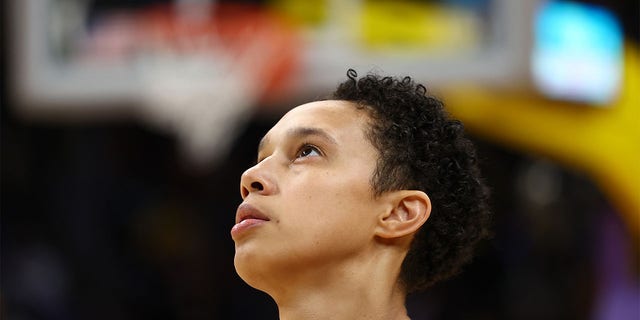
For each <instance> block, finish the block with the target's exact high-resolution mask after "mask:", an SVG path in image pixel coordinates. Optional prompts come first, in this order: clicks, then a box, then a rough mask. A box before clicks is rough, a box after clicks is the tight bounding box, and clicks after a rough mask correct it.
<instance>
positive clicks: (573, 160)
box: [0, 0, 640, 320]
mask: <svg viewBox="0 0 640 320" xmlns="http://www.w3.org/2000/svg"><path fill="white" fill-rule="evenodd" d="M639 16H640V5H639V3H638V1H631V0H628V1H627V0H621V1H604V0H602V1H598V0H580V1H542V0H540V1H535V0H477V1H473V0H421V1H418V0H416V1H408V0H405V1H374V0H350V1H338V0H309V1H294V0H272V1H268V0H265V1H211V0H209V1H207V0H176V1H168V0H94V1H90V0H21V1H3V2H2V32H1V37H2V38H1V45H2V49H1V53H2V59H1V66H2V77H1V81H2V83H1V85H0V90H1V91H0V98H1V102H0V116H1V118H0V121H1V128H0V129H1V131H0V138H1V149H0V154H1V162H0V164H1V180H2V183H1V198H0V205H1V212H0V214H1V223H0V227H1V243H0V244H1V257H0V258H1V260H0V262H1V269H0V271H1V282H0V285H1V286H0V315H1V317H2V319H8V320H16V319H19V320H31V319H56V320H57V319H194V320H195V319H277V310H276V306H275V304H274V303H273V302H272V301H271V299H270V298H269V297H268V296H267V295H266V294H264V293H261V292H258V291H256V290H254V289H252V288H250V287H248V286H247V285H246V284H244V283H243V282H242V280H240V279H239V278H238V276H237V275H236V274H235V271H234V268H233V253H234V249H233V242H232V240H231V238H230V235H229V230H230V228H231V226H232V225H233V221H234V215H235V208H236V206H237V205H238V204H239V203H240V200H241V199H240V195H239V192H238V189H239V177H240V174H241V173H242V172H243V171H244V170H245V169H246V168H248V167H249V166H250V165H251V163H252V162H253V161H254V159H255V156H256V154H255V152H256V148H257V142H258V140H259V139H260V137H261V136H262V135H263V134H264V133H265V132H266V131H267V130H268V129H269V128H270V127H271V126H272V125H273V124H274V123H275V121H277V119H278V118H279V117H280V116H281V115H282V114H283V113H284V112H286V111H287V110H289V109H290V108H292V107H294V106H296V105H298V104H301V103H304V102H307V101H311V100H316V99H321V98H324V97H325V96H327V95H328V94H329V93H330V92H331V91H332V90H333V89H334V88H335V86H336V85H337V84H338V83H339V82H341V81H343V80H344V79H346V71H347V69H348V68H354V69H356V70H357V71H358V72H359V73H360V74H361V75H363V74H366V73H367V72H369V71H375V72H379V73H382V74H388V75H397V76H404V75H409V76H412V77H414V78H415V79H416V80H417V81H418V82H421V83H424V84H425V85H426V86H427V88H429V90H430V91H431V93H433V94H435V95H436V96H438V97H440V98H442V99H443V100H444V101H445V104H446V106H447V108H448V110H449V112H450V113H451V114H452V115H453V116H455V117H457V118H460V119H461V120H463V121H464V122H465V125H466V128H467V131H468V133H469V135H470V137H471V138H472V139H473V140H474V141H475V142H476V143H477V145H478V148H479V154H480V157H481V166H482V168H483V171H484V175H485V178H486V180H487V183H488V184H489V185H490V186H491V189H492V208H493V211H494V212H495V222H494V224H495V227H494V232H495V235H494V238H493V239H492V240H491V241H487V242H485V243H483V244H482V246H481V248H480V251H479V255H478V257H477V258H476V259H475V260H474V261H473V263H471V264H470V265H469V266H467V267H466V268H465V271H464V273H462V274H461V275H459V276H457V277H456V278H454V279H452V280H450V281H446V282H443V283H441V284H438V285H436V286H435V287H433V288H432V289H431V290H429V291H427V292H425V293H422V294H416V295H413V296H411V297H410V298H409V301H408V309H409V313H410V316H412V318H413V319H598V320H600V319H602V320H605V319H606V320H614V319H615V320H621V319H622V320H624V319H640V305H639V304H640V282H639V279H640V278H639V276H640V263H639V256H640V251H639V249H640V243H639V240H640V237H639V235H640V53H639V52H640V51H639V46H638V40H639V34H640V25H639Z"/></svg>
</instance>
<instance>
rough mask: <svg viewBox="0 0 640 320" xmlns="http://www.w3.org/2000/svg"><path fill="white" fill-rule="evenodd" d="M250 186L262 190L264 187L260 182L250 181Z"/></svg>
mask: <svg viewBox="0 0 640 320" xmlns="http://www.w3.org/2000/svg"><path fill="white" fill-rule="evenodd" d="M251 188H253V189H255V190H258V191H262V190H263V189H264V187H263V186H262V183H260V182H257V181H256V182H252V183H251Z"/></svg>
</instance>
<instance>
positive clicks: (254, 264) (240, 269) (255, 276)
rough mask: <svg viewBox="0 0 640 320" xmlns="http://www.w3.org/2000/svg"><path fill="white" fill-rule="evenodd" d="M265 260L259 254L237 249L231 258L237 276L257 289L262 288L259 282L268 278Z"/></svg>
mask: <svg viewBox="0 0 640 320" xmlns="http://www.w3.org/2000/svg"><path fill="white" fill-rule="evenodd" d="M265 262H266V261H264V259H261V258H260V257H259V255H256V254H254V253H250V252H246V251H244V250H237V249H236V255H235V257H234V259H233V265H234V266H235V269H236V273H237V274H238V276H240V278H241V279H242V280H244V282H246V283H247V284H248V285H250V286H252V287H254V288H256V289H258V290H262V289H261V287H262V286H261V283H262V282H263V279H268V278H269V272H268V271H267V270H266V268H265V266H266V265H267V264H266V263H265ZM263 291H264V290H263Z"/></svg>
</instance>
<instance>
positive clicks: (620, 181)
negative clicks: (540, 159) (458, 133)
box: [444, 44, 640, 237]
mask: <svg viewBox="0 0 640 320" xmlns="http://www.w3.org/2000/svg"><path fill="white" fill-rule="evenodd" d="M638 53H639V50H638V48H637V47H635V46H633V45H631V44H628V45H627V46H626V47H625V54H624V79H623V85H622V89H621V93H620V96H619V98H618V99H617V101H614V102H612V103H611V104H610V105H608V106H604V107H599V108H590V107H586V106H584V105H576V104H571V103H567V102H559V101H550V100H547V99H543V98H539V97H536V96H534V95H531V94H522V93H513V92H504V91H500V92H496V91H490V90H487V89H484V88H480V87H457V88H455V89H453V88H450V90H448V91H445V92H444V94H445V96H446V101H447V105H448V109H449V111H450V112H451V113H452V115H453V116H454V117H456V118H458V119H460V120H462V121H463V122H464V123H465V125H466V127H467V128H468V129H469V131H472V132H474V133H476V134H478V135H479V136H484V137H485V138H488V139H490V140H494V141H497V142H499V143H502V144H505V145H509V146H513V147H516V148H520V149H522V150H524V151H526V152H531V153H535V154H541V155H543V156H548V157H550V158H552V159H555V160H557V161H559V162H561V163H563V164H565V165H568V166H570V167H574V168H577V169H578V170H581V171H584V172H587V173H588V174H589V175H590V176H591V177H592V178H593V179H594V181H596V183H597V184H598V185H599V186H600V188H601V190H602V191H603V192H604V193H605V195H606V196H607V197H608V199H609V200H610V201H611V202H612V203H613V205H614V206H615V207H616V208H617V210H618V211H619V212H620V213H621V214H622V216H623V219H624V220H625V222H626V224H627V226H628V228H629V229H630V231H631V232H632V233H633V234H634V235H635V236H636V237H639V236H640V90H639V89H640V58H639V55H638Z"/></svg>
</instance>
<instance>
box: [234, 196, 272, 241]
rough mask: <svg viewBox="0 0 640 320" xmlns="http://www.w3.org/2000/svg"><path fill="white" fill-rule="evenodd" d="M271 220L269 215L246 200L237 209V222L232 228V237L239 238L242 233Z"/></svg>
mask: <svg viewBox="0 0 640 320" xmlns="http://www.w3.org/2000/svg"><path fill="white" fill-rule="evenodd" d="M269 220H270V219H269V217H267V216H266V215H265V214H264V213H262V212H261V211H260V210H258V209H257V208H255V207H254V206H252V205H250V204H248V203H246V202H244V203H242V204H241V205H240V206H238V210H237V211H236V224H235V225H234V226H233V228H231V237H232V238H233V239H234V240H237V239H239V237H240V235H241V234H243V233H246V232H247V231H248V230H249V229H252V228H254V227H257V226H259V225H261V224H263V223H266V222H268V221H269Z"/></svg>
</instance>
